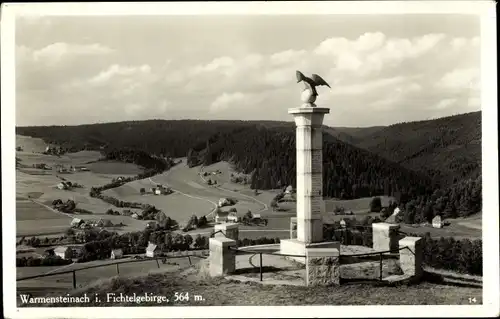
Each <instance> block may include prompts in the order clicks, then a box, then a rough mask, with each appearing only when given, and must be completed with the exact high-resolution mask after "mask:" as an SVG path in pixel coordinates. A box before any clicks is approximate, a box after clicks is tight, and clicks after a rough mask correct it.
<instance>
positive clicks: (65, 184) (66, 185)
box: [57, 182, 71, 189]
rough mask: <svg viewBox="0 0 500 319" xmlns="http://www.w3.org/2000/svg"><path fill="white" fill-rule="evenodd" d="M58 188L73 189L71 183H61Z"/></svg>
mask: <svg viewBox="0 0 500 319" xmlns="http://www.w3.org/2000/svg"><path fill="white" fill-rule="evenodd" d="M57 188H59V189H70V188H71V183H69V182H60V183H59V184H57Z"/></svg>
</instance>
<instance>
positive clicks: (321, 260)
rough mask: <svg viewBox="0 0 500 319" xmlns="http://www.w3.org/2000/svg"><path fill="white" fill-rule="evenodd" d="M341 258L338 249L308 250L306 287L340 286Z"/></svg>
mask: <svg viewBox="0 0 500 319" xmlns="http://www.w3.org/2000/svg"><path fill="white" fill-rule="evenodd" d="M339 257H340V252H339V250H338V249H337V248H306V285H307V286H329V285H340V262H339Z"/></svg>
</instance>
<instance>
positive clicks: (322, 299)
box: [20, 268, 482, 307]
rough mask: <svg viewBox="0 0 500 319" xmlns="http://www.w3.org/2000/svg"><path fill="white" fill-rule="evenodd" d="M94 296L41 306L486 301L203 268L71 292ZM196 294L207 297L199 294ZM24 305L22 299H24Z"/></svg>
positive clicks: (439, 290) (454, 292)
mask: <svg viewBox="0 0 500 319" xmlns="http://www.w3.org/2000/svg"><path fill="white" fill-rule="evenodd" d="M186 292H187V293H189V295H190V300H189V301H184V302H180V301H175V302H174V296H175V294H176V293H182V294H184V295H185V293H186ZM106 293H115V294H116V295H120V293H123V294H124V295H128V296H132V295H133V294H134V293H136V294H137V295H144V293H148V294H153V295H156V296H165V297H167V298H168V299H170V300H169V302H162V303H157V302H143V303H140V304H137V303H134V302H121V303H119V302H118V303H108V302H106V301H105V299H106ZM84 294H87V295H88V296H91V299H92V298H93V297H92V296H95V295H96V294H97V295H98V296H99V298H100V299H101V301H100V302H97V301H95V300H91V302H90V303H87V304H71V303H68V304H58V305H42V304H37V305H36V306H42V307H43V306H56V307H59V306H65V307H75V306H77V307H81V306H89V307H96V306H99V307H102V306H104V307H106V306H108V307H121V306H182V305H184V306H224V305H231V306H264V305H265V306H286V305H457V304H469V298H476V304H481V303H482V289H481V288H469V287H457V286H451V285H440V284H433V283H429V282H424V283H420V284H418V285H412V286H406V285H402V286H394V287H387V286H378V287H377V286H374V285H367V284H363V285H361V284H355V285H354V284H351V285H343V286H340V287H298V286H276V285H262V284H259V283H255V282H246V283H242V282H239V281H235V280H229V279H224V278H207V277H204V276H200V275H199V273H198V270H196V269H195V268H189V269H187V270H186V271H183V272H177V271H176V272H168V273H165V272H163V273H151V274H149V275H146V276H137V277H133V278H130V277H129V278H124V277H113V278H110V279H107V280H104V281H100V282H96V283H94V284H93V285H90V286H87V287H85V288H81V289H78V290H75V291H72V292H70V295H71V296H83V295H84ZM195 295H198V296H201V297H202V298H203V301H200V300H195ZM20 306H22V305H20Z"/></svg>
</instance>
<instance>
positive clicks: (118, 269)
mask: <svg viewBox="0 0 500 319" xmlns="http://www.w3.org/2000/svg"><path fill="white" fill-rule="evenodd" d="M116 273H117V274H118V275H119V274H120V267H119V266H118V264H116Z"/></svg>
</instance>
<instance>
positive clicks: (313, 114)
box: [288, 107, 330, 127]
mask: <svg viewBox="0 0 500 319" xmlns="http://www.w3.org/2000/svg"><path fill="white" fill-rule="evenodd" d="M328 113H330V109H329V108H326V107H298V108H292V109H288V114H292V115H293V117H294V120H295V125H296V126H297V127H321V125H323V118H324V117H325V114H328Z"/></svg>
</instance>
